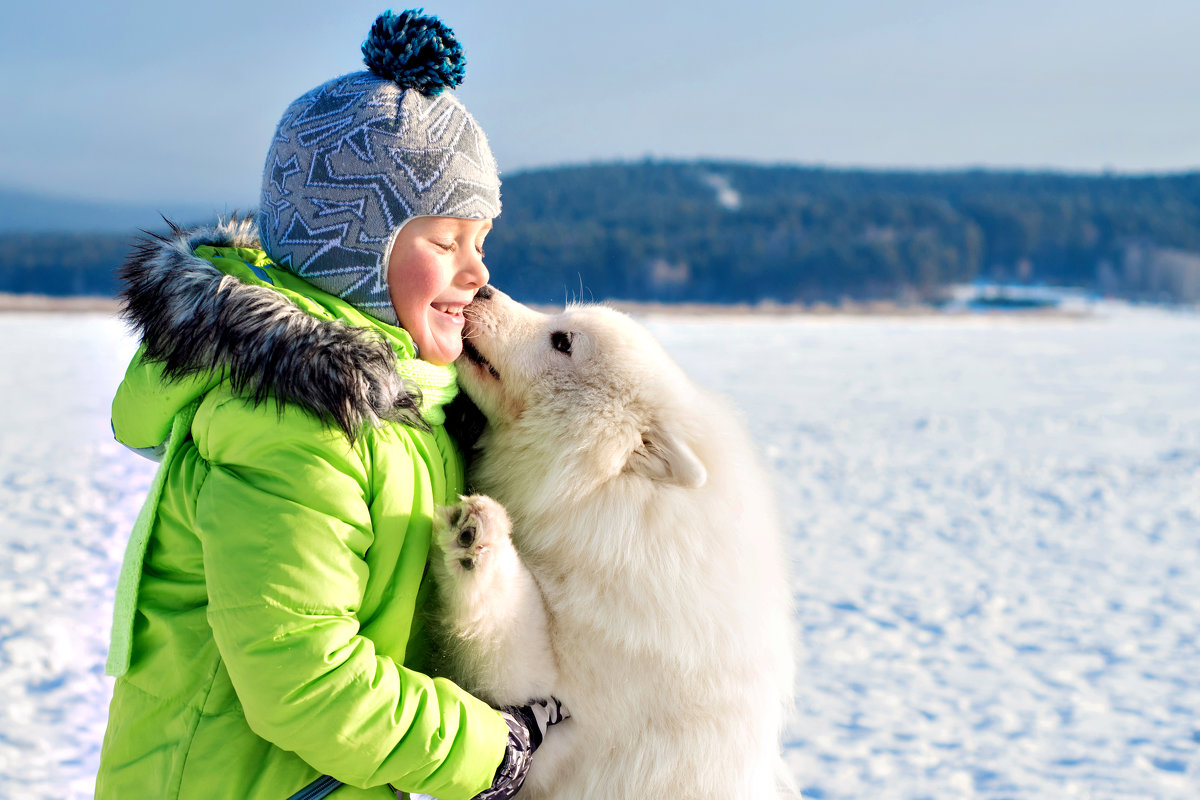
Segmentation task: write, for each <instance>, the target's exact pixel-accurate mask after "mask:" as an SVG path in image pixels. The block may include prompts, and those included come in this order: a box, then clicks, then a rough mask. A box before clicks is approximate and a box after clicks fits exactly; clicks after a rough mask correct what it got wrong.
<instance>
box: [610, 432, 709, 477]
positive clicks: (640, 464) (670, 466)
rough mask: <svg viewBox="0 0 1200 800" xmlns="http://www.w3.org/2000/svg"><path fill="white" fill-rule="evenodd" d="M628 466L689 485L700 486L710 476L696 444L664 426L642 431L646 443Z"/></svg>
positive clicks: (633, 470)
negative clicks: (699, 455)
mask: <svg viewBox="0 0 1200 800" xmlns="http://www.w3.org/2000/svg"><path fill="white" fill-rule="evenodd" d="M625 469H627V470H629V471H630V472H633V473H636V474H638V475H642V476H644V477H646V478H649V479H650V480H652V481H662V482H663V483H671V484H675V485H676V486H682V487H683V488H685V489H699V488H700V487H701V486H703V485H704V482H705V481H706V480H708V470H706V469H705V468H704V465H703V464H701V463H700V459H699V458H697V457H696V454H695V453H694V452H692V448H690V447H688V446H687V443H686V442H684V441H683V440H682V439H680V438H679V437H678V436H676V435H675V434H673V433H671V432H670V431H668V430H666V429H664V428H663V427H661V426H656V427H654V428H652V429H651V430H648V431H646V432H644V433H643V434H642V443H641V444H640V445H638V446H637V447H636V448H634V450H633V452H632V453H630V454H629V461H628V462H626V464H625Z"/></svg>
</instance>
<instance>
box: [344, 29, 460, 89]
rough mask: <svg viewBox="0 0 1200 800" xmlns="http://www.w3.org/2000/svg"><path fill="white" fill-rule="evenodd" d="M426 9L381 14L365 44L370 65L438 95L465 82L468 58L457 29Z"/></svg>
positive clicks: (404, 84)
mask: <svg viewBox="0 0 1200 800" xmlns="http://www.w3.org/2000/svg"><path fill="white" fill-rule="evenodd" d="M423 12H424V9H422V8H417V9H409V10H408V11H403V12H401V13H399V14H393V13H392V12H391V11H390V10H389V11H385V12H383V13H382V14H380V15H379V17H378V19H376V20H375V24H374V25H372V26H371V33H370V34H369V35H368V36H367V40H366V41H365V42H363V44H362V53H363V61H364V62H366V65H367V69H369V70H371V72H373V73H375V74H376V75H378V76H379V77H381V78H383V79H385V80H389V81H395V82H396V83H397V84H399V85H400V88H402V89H416V90H417V91H418V92H420V93H421V94H424V95H430V96H433V95H438V94H441V93H442V92H443V91H444V90H446V89H453V88H454V87H455V86H458V85H459V84H460V83H462V79H463V75H465V74H466V71H467V60H466V58H465V57H464V56H463V50H462V45H460V44H459V43H458V40H457V39H455V38H454V32H453V31H452V30H450V29H449V28H448V27H446V24H445V23H443V22H442V21H441V20H440V19H438V18H437V17H432V16H429V17H427V16H423Z"/></svg>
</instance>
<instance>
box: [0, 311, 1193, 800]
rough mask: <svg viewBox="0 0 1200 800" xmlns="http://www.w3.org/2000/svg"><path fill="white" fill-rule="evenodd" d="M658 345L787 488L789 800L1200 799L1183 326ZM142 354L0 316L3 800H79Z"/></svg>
mask: <svg viewBox="0 0 1200 800" xmlns="http://www.w3.org/2000/svg"><path fill="white" fill-rule="evenodd" d="M648 324H649V325H650V327H651V328H652V329H653V330H654V331H655V333H657V334H658V335H659V336H660V337H661V338H662V340H663V341H664V343H665V344H666V345H667V347H668V349H669V350H671V351H672V352H673V353H674V354H676V356H677V357H678V358H679V359H680V361H681V362H682V363H683V364H684V366H685V367H687V368H688V369H689V370H690V371H691V372H692V373H693V374H694V375H695V376H696V377H697V378H698V380H700V381H701V382H702V383H704V384H706V385H709V386H712V387H715V388H718V389H720V390H721V391H723V392H725V393H727V394H730V395H732V396H733V397H734V398H735V399H736V400H737V401H738V403H739V404H740V405H741V406H742V408H743V409H744V410H745V411H746V416H747V419H748V421H749V424H750V427H751V429H752V430H753V431H754V433H755V434H756V436H757V437H758V438H759V440H760V441H761V442H762V443H763V446H764V449H765V452H766V454H767V459H768V462H769V463H770V464H771V465H772V466H773V468H774V469H775V471H776V473H777V475H778V484H779V495H780V500H781V507H782V513H783V515H784V518H785V520H786V522H787V529H788V531H789V533H790V536H791V540H792V552H793V554H794V557H795V561H796V564H795V569H794V574H795V583H794V585H795V598H796V630H797V639H798V641H799V643H800V647H799V664H800V672H799V680H798V684H797V696H798V702H797V710H796V715H795V718H794V720H793V722H792V724H791V726H790V730H789V734H788V750H787V755H788V759H789V763H790V765H791V766H792V768H793V772H794V774H795V775H796V778H797V781H798V782H799V784H800V786H802V787H804V789H805V793H806V795H807V796H808V797H810V798H871V799H872V800H875V799H883V800H886V799H887V798H903V799H904V800H915V799H916V798H938V799H939V800H940V798H960V797H962V798H972V797H976V798H1179V799H1180V800H1183V798H1195V797H1200V752H1198V751H1200V403H1198V402H1197V398H1200V317H1197V316H1189V315H1172V314H1169V313H1166V312H1153V311H1128V310H1122V309H1110V310H1107V311H1105V312H1104V313H1103V314H1102V315H1101V316H1100V317H1098V318H1095V319H1084V320H1069V319H1048V318H1045V319H1009V320H1006V319H1002V318H984V319H976V320H939V319H936V318H928V319H925V318H919V319H901V320H892V319H881V318H863V319H853V320H845V319H822V320H813V319H789V318H771V319H757V320H756V319H747V318H737V319H734V318H730V319H716V318H706V319H688V320H680V319H666V318H661V319H652V320H650V321H649V323H648ZM131 351H132V343H130V342H129V341H128V340H127V339H126V338H125V337H124V335H123V333H122V330H121V328H120V326H119V325H118V324H117V323H116V322H115V321H113V320H111V319H109V318H106V317H103V316H94V315H93V316H88V315H74V316H65V315H64V316H59V315H30V314H9V315H0V374H2V375H3V376H4V377H3V380H4V386H5V390H6V391H5V392H4V393H3V398H2V399H0V411H2V412H3V413H0V797H2V798H7V797H22V798H47V799H48V798H83V797H88V796H90V793H91V786H92V775H93V773H94V770H95V765H96V760H97V757H98V751H99V743H100V739H101V736H102V733H103V727H104V716H105V705H106V702H107V696H108V693H109V691H110V684H109V682H108V681H107V679H105V678H104V677H103V675H102V672H103V666H102V665H103V661H104V655H105V649H106V641H107V626H108V616H109V613H110V608H111V593H112V586H113V583H114V581H115V576H116V572H117V567H118V563H119V560H120V555H121V550H122V548H123V545H124V536H125V535H126V533H127V530H128V527H129V525H130V524H131V521H132V519H133V517H134V515H135V513H136V510H137V506H138V504H139V502H140V499H141V495H142V494H143V493H144V491H145V488H146V486H147V484H148V483H149V480H150V477H151V473H150V467H151V465H150V464H149V463H148V462H143V461H141V460H140V459H138V458H137V457H136V456H133V455H132V454H127V453H125V452H124V451H122V450H121V449H120V448H119V447H118V446H116V445H114V444H112V443H111V440H110V438H109V432H108V400H109V398H110V397H111V394H112V390H113V388H114V387H115V385H116V382H117V381H118V380H119V377H120V374H121V371H122V370H123V367H124V362H125V360H126V358H127V357H128V355H129V354H130V353H131Z"/></svg>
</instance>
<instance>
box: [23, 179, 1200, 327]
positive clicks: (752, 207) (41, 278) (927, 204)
mask: <svg viewBox="0 0 1200 800" xmlns="http://www.w3.org/2000/svg"><path fill="white" fill-rule="evenodd" d="M503 191H504V213H503V216H502V217H501V218H500V220H499V221H498V223H497V226H496V229H495V231H493V233H492V234H491V236H490V237H489V239H488V244H487V251H488V266H489V268H490V269H491V272H492V275H493V278H494V280H495V282H496V284H497V285H498V286H500V287H501V288H503V289H506V290H507V291H509V292H510V293H512V294H513V295H514V296H516V297H518V298H520V299H524V300H527V301H532V302H561V301H562V300H564V299H566V298H571V297H582V298H583V299H591V298H593V297H594V298H618V299H648V300H660V301H668V302H670V301H704V302H717V303H722V302H756V301H761V300H774V301H778V302H785V303H786V302H796V301H800V302H813V301H837V300H840V299H842V298H854V299H871V298H894V297H906V298H911V299H928V298H932V297H935V296H937V295H938V294H939V293H940V292H941V291H942V289H943V287H945V286H946V285H948V284H953V283H961V282H965V281H971V280H974V279H977V278H987V279H998V280H1007V281H1020V282H1043V283H1056V284H1063V285H1073V286H1082V287H1088V288H1095V289H1099V290H1102V291H1107V292H1111V293H1118V294H1123V295H1127V296H1133V297H1147V298H1154V299H1176V300H1188V301H1196V300H1200V173H1190V174H1182V175H1170V176H1149V177H1116V176H1095V177H1089V176H1078V175H1062V174H1057V173H1002V172H987V171H969V172H868V171H862V170H827V169H815V168H806V167H794V166H757V165H749V164H740V163H727V162H705V161H697V162H654V161H644V162H638V163H619V164H597V165H589V166H578V167H565V168H556V169H546V170H537V171H530V172H524V173H519V174H516V175H512V176H508V177H506V179H505V183H504V189H503ZM128 241H129V240H128V237H122V236H105V235H99V236H96V235H83V234H57V235H56V234H37V235H34V234H4V235H0V291H9V292H12V291H16V292H40V293H48V294H80V293H83V294H111V293H113V292H114V291H115V288H116V287H115V283H114V281H113V278H112V274H111V272H112V269H113V267H114V266H116V265H117V264H118V263H119V262H120V260H121V259H122V257H123V255H124V252H125V250H126V247H127V246H128Z"/></svg>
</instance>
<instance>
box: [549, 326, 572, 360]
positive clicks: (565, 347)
mask: <svg viewBox="0 0 1200 800" xmlns="http://www.w3.org/2000/svg"><path fill="white" fill-rule="evenodd" d="M550 346H551V347H553V348H554V349H555V350H557V351H558V352H560V353H562V354H564V355H568V356H569V355H571V333H570V331H555V332H554V333H552V334H550Z"/></svg>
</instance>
